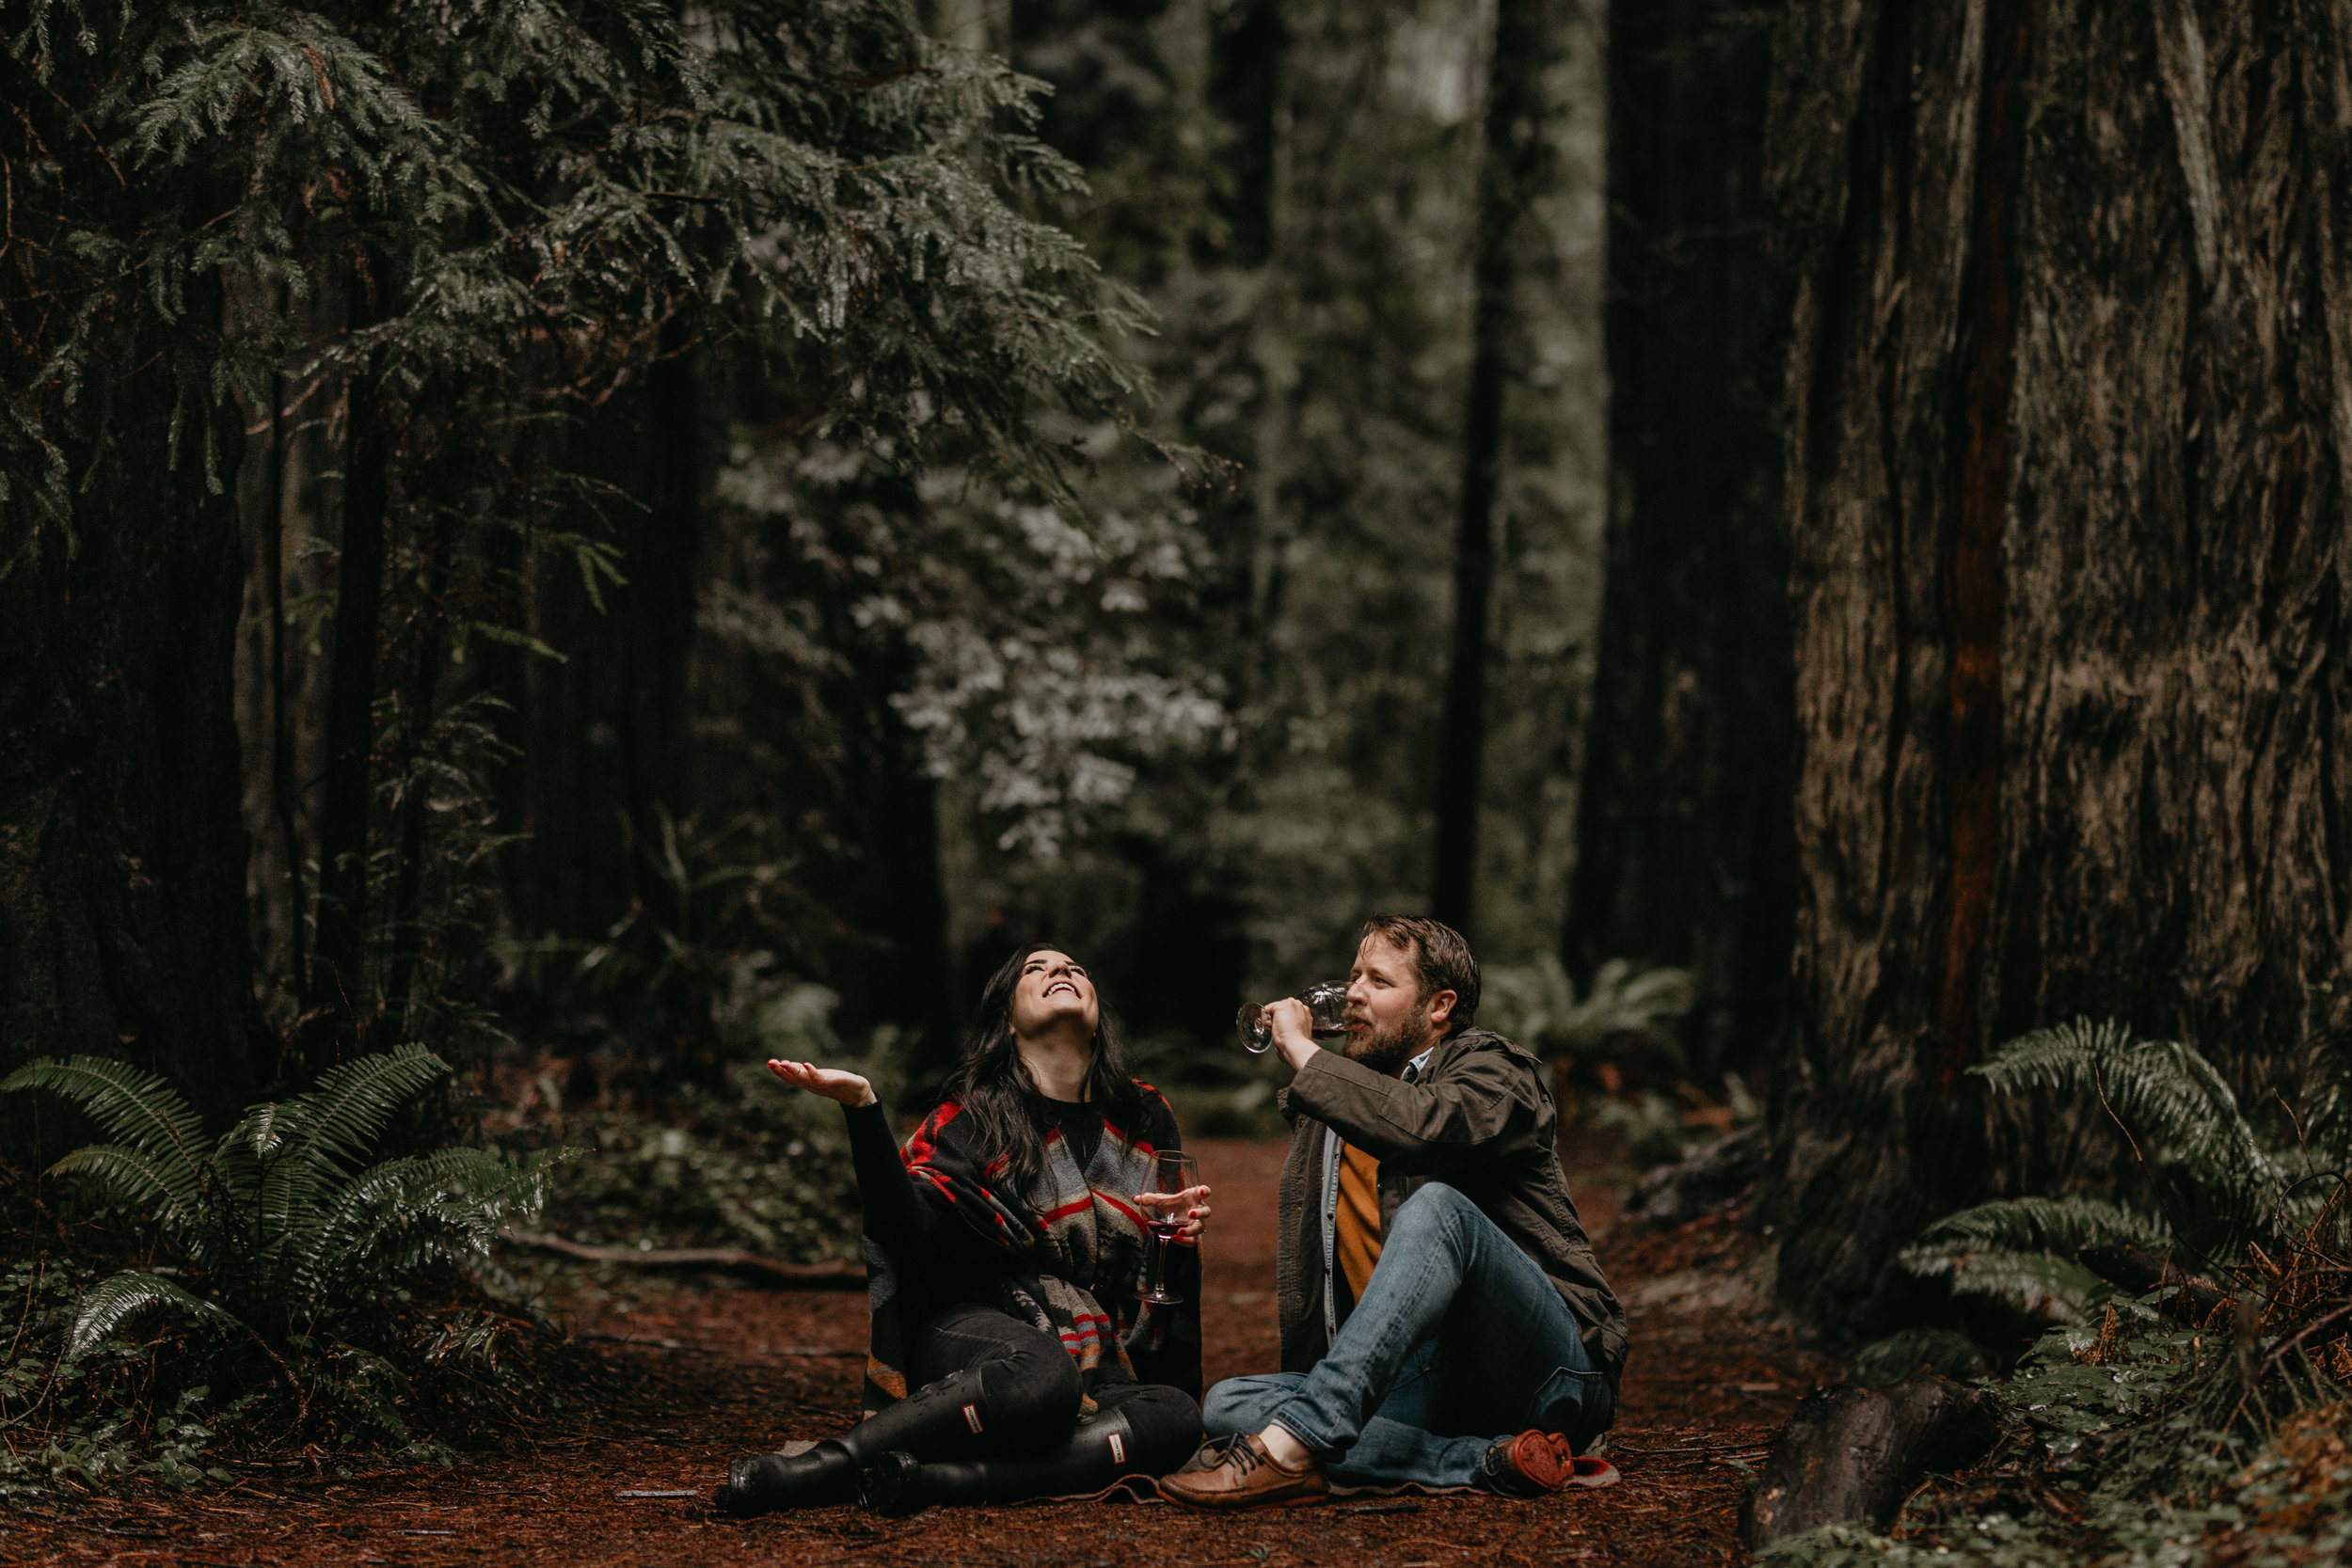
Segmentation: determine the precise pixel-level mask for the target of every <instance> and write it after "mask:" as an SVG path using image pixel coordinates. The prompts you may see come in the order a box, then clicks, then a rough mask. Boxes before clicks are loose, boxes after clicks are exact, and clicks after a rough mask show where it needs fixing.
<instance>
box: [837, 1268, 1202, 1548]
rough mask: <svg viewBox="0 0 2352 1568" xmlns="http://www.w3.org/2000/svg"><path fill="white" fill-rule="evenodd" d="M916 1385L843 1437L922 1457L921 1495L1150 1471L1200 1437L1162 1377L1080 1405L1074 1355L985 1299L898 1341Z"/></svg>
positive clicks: (1002, 1490)
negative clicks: (905, 1347)
mask: <svg viewBox="0 0 2352 1568" xmlns="http://www.w3.org/2000/svg"><path fill="white" fill-rule="evenodd" d="M910 1348H911V1350H912V1352H913V1354H912V1356H911V1360H912V1361H913V1363H914V1365H913V1367H912V1369H911V1370H913V1371H914V1375H915V1376H917V1377H919V1378H921V1379H922V1380H923V1383H922V1386H920V1387H918V1388H916V1389H915V1390H914V1391H913V1392H912V1393H911V1394H910V1395H909V1396H908V1397H907V1398H906V1399H905V1400H903V1401H901V1402H898V1404H895V1405H892V1406H891V1407H890V1408H889V1409H887V1410H884V1411H882V1413H881V1414H879V1415H877V1416H875V1417H873V1418H871V1419H869V1420H866V1421H864V1422H861V1423H860V1424H859V1425H858V1426H857V1427H856V1428H853V1429H852V1430H851V1431H850V1433H849V1434H848V1436H847V1437H846V1438H845V1439H844V1441H845V1442H846V1443H847V1444H848V1446H849V1447H850V1449H852V1451H853V1452H856V1453H857V1454H859V1455H860V1456H861V1457H862V1458H865V1459H867V1460H869V1461H870V1460H871V1459H873V1458H876V1457H879V1455H878V1453H877V1451H876V1450H877V1449H883V1448H886V1449H891V1450H896V1451H901V1452H905V1453H910V1454H913V1455H914V1457H915V1458H916V1459H917V1460H920V1461H923V1462H924V1474H923V1477H922V1478H921V1490H922V1491H923V1493H924V1494H925V1500H926V1501H927V1502H982V1501H986V1502H1009V1501H1013V1500H1016V1499H1017V1498H1021V1497H1048V1496H1055V1495H1059V1494H1063V1493H1074V1492H1088V1491H1095V1490H1099V1489H1100V1488H1102V1487H1104V1486H1108V1485H1109V1484H1110V1483H1111V1482H1112V1481H1116V1480H1118V1479H1119V1477H1120V1476H1121V1475H1131V1474H1143V1475H1160V1474H1164V1473H1166V1472H1167V1471H1169V1470H1172V1469H1174V1468H1175V1467H1176V1466H1177V1465H1181V1464H1183V1463H1184V1460H1185V1459H1186V1458H1187V1457H1189V1456H1190V1455H1191V1453H1192V1451H1193V1449H1195V1448H1196V1447H1198V1446H1199V1444H1200V1407H1199V1406H1198V1405H1197V1404H1195V1403H1194V1402H1193V1401H1192V1398H1191V1397H1190V1396H1189V1395H1187V1394H1185V1393H1184V1391H1183V1390H1182V1389H1180V1388H1171V1387H1168V1386H1166V1385H1164V1384H1149V1383H1106V1384H1104V1385H1102V1386H1099V1387H1097V1388H1096V1389H1095V1390H1094V1403H1095V1407H1096V1408H1095V1410H1094V1412H1093V1413H1092V1414H1090V1415H1082V1410H1083V1406H1084V1401H1085V1398H1086V1388H1085V1386H1084V1383H1083V1380H1082V1379H1081V1378H1080V1377H1079V1374H1078V1364H1077V1363H1076V1362H1075V1361H1073V1360H1072V1359H1071V1357H1070V1354H1069V1353H1068V1352H1066V1351H1064V1350H1063V1349H1062V1348H1061V1345H1060V1343H1059V1342H1058V1341H1057V1340H1056V1338H1054V1337H1053V1336H1052V1335H1050V1334H1047V1333H1046V1332H1044V1331H1043V1330H1042V1329H1040V1328H1037V1327H1034V1326H1032V1325H1031V1324H1028V1323H1021V1322H1019V1321H1017V1320H1016V1319H1014V1318H1011V1317H1009V1316H1008V1315H1007V1314H1005V1313H1004V1312H1001V1311H999V1310H997V1309H996V1308H994V1307H982V1306H977V1305H958V1306H953V1307H945V1308H943V1309H941V1310H939V1311H937V1312H935V1313H933V1314H932V1315H931V1316H930V1318H929V1319H928V1320H927V1321H926V1322H925V1323H924V1324H923V1326H922V1327H921V1328H920V1329H919V1330H917V1331H916V1333H915V1335H914V1344H913V1345H912V1346H911V1347H910Z"/></svg>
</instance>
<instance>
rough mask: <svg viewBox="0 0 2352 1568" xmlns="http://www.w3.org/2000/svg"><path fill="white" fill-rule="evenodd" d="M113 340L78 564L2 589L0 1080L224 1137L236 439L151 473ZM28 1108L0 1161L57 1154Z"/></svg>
mask: <svg viewBox="0 0 2352 1568" xmlns="http://www.w3.org/2000/svg"><path fill="white" fill-rule="evenodd" d="M62 137H63V133H62V131H60V132H59V133H58V139H60V140H62ZM224 303H225V302H224V299H223V293H222V290H221V289H220V287H219V285H218V283H217V281H216V280H213V279H199V280H195V281H193V282H192V283H191V286H190V288H189V291H188V301H187V310H188V317H187V320H188V321H189V322H190V323H193V324H201V323H204V322H206V320H207V318H208V317H209V318H210V321H211V322H213V323H215V324H217V323H218V322H219V320H220V319H221V313H222V310H223V308H224ZM119 330H121V332H122V336H121V337H119V338H118V339H116V340H115V341H116V343H117V344H118V345H119V347H120V348H121V349H122V350H123V351H124V352H123V353H122V354H121V355H120V356H119V358H118V359H117V360H116V361H115V362H116V363H117V364H119V365H120V366H122V367H124V368H123V369H122V370H121V372H119V375H118V376H117V377H115V378H113V379H112V380H111V382H110V384H109V385H107V386H106V387H104V388H103V389H100V388H94V389H93V393H92V395H93V396H99V397H103V398H104V399H106V400H108V403H109V406H110V413H111V419H110V420H108V421H106V422H104V423H102V424H101V426H100V430H101V432H102V438H103V439H105V440H107V441H108V442H109V443H110V445H111V447H112V451H106V452H103V453H98V452H92V451H88V450H87V449H84V450H82V451H75V452H73V453H72V454H71V457H72V460H73V461H74V465H75V466H74V469H73V471H74V473H75V474H76V475H77V476H79V475H81V474H85V473H87V474H88V475H89V476H91V477H90V483H89V484H88V486H87V488H83V489H80V490H78V491H77V493H76V494H75V497H74V509H73V515H72V531H73V547H72V548H71V549H69V548H67V547H66V546H65V543H64V539H63V537H62V534H61V533H60V532H57V531H50V532H49V533H48V534H47V536H46V537H45V538H38V537H32V536H28V535H20V536H19V540H18V541H17V542H20V543H24V544H25V545H26V549H25V553H24V554H23V555H21V556H19V557H17V558H16V559H15V561H14V562H13V563H12V566H11V569H9V570H8V571H6V572H0V1072H6V1071H8V1070H11V1069H14V1068H15V1067H17V1066H19V1065H20V1064H22V1063H23V1062H24V1061H26V1060H28V1059H31V1058H34V1057H45V1056H61V1055H68V1054H73V1053H90V1054H96V1055H103V1056H114V1057H123V1058H128V1059H129V1060H131V1061H133V1062H135V1063H136V1064H138V1065H140V1066H142V1067H147V1068H151V1069H154V1070H157V1071H160V1072H162V1073H164V1074H165V1075H166V1076H167V1078H169V1079H170V1080H171V1081H172V1082H173V1083H174V1084H175V1085H178V1087H179V1088H180V1090H181V1092H182V1093H183V1094H184V1095H185V1096H186V1097H187V1098H188V1101H189V1102H190V1103H191V1104H193V1105H194V1106H195V1107H196V1108H197V1109H198V1110H199V1113H200V1114H202V1115H203V1116H204V1117H205V1118H206V1119H207V1120H208V1121H209V1122H211V1123H213V1124H214V1125H215V1126H218V1125H222V1124H225V1123H226V1122H227V1121H229V1120H230V1119H232V1118H233V1117H234V1116H235V1114H236V1113H237V1112H238V1111H239V1110H240V1109H242V1107H243V1105H244V1103H245V1101H246V1099H247V1098H248V1097H249V1096H250V1093H251V1091H252V1087H253V1063H252V1048H253V1045H254V1042H255V1040H256V1038H257V1037H258V1035H259V1020H258V1017H257V1015H256V1013H255V1009H254V1003H253V996H252V990H251V986H252V955H251V951H250V947H249V942H248V936H247V932H246V906H245V870H246V837H245V833H244V831H243V829H242V827H241V825H240V819H239V815H238V800H239V794H240V788H241V783H242V780H241V774H240V770H239V765H238V746H237V733H236V723H235V711H234V672H235V654H236V630H237V617H238V608H239V602H240V597H241V588H242V577H243V574H242V552H241V550H240V547H239V543H238V536H237V518H236V502H235V495H234V492H233V489H232V488H231V487H230V485H228V484H227V483H220V484H218V485H215V484H214V483H211V478H212V476H213V475H232V474H233V473H234V472H235V471H236V466H237V462H238V457H239V454H240V451H241V447H242V441H243V432H242V429H241V427H240V423H239V421H238V420H237V419H236V418H235V416H234V410H233V408H232V407H230V406H223V407H221V408H219V409H216V410H215V415H214V418H213V420H212V421H211V426H212V428H211V429H210V431H209V436H210V443H211V451H210V452H209V454H208V452H207V451H206V447H207V436H208V432H207V430H206V428H205V426H204V425H203V424H202V423H199V422H196V421H191V422H190V423H189V424H188V425H186V426H184V427H183V439H182V441H181V443H180V446H179V450H178V453H177V461H176V462H167V461H166V458H165V454H166V453H167V452H169V451H172V444H171V441H170V438H169V430H170V424H171V415H172V410H173V407H174V404H175V403H176V402H177V400H178V397H179V387H178V385H177V383H176V381H175V379H174V370H173V365H172V362H171V360H170V358H169V357H168V356H166V355H163V354H159V353H157V352H156V351H155V347H154V343H153V341H152V340H151V339H149V338H147V337H146V336H145V335H144V334H143V333H140V332H139V331H138V325H137V324H135V323H134V324H132V325H128V326H124V327H121V328H119ZM199 330H200V328H199ZM132 454H136V455H135V456H134V455H132ZM208 460H209V465H210V467H209V471H208ZM25 488H27V489H29V488H30V486H29V484H28V485H27V486H26V487H25ZM22 520H23V518H22V513H18V514H17V515H15V516H12V517H11V523H12V524H15V523H18V522H21V521H22ZM36 1099H38V1097H20V1096H11V1097H9V1102H8V1103H6V1104H0V1146H5V1147H6V1148H8V1150H9V1151H10V1153H11V1155H13V1156H17V1157H24V1158H29V1159H32V1160H40V1159H42V1158H44V1157H47V1156H49V1155H52V1154H54V1153H56V1152H57V1151H58V1150H57V1148H56V1137H57V1135H58V1132H59V1128H58V1127H57V1125H56V1121H55V1119H54V1117H51V1119H50V1120H49V1121H48V1122H47V1123H45V1124H44V1123H43V1121H42V1119H41V1118H42V1117H43V1116H44V1115H47V1114H48V1113H44V1112H43V1111H42V1110H41V1109H40V1107H39V1106H38V1105H35V1104H33V1103H30V1101H33V1100H36Z"/></svg>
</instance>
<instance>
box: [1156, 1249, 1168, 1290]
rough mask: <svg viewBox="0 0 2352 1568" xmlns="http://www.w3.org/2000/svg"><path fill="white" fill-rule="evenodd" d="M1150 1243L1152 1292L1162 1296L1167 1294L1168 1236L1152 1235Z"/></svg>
mask: <svg viewBox="0 0 2352 1568" xmlns="http://www.w3.org/2000/svg"><path fill="white" fill-rule="evenodd" d="M1152 1294H1153V1295H1155V1296H1164V1295H1166V1294H1168V1238H1167V1237H1165V1236H1154V1237H1152Z"/></svg>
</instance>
